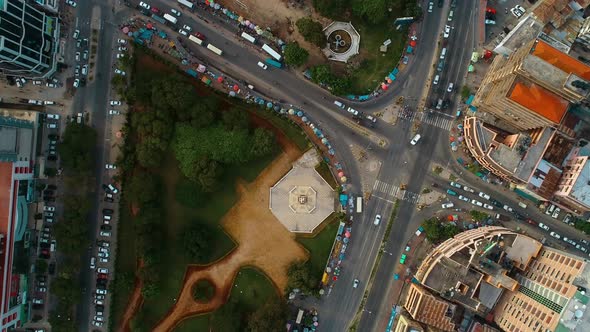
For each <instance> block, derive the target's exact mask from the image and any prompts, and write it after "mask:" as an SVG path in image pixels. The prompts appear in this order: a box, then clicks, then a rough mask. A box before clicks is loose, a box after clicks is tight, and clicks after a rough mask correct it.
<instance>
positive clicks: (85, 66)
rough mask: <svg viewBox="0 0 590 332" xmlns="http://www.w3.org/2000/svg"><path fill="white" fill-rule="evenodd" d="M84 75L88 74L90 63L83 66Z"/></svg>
mask: <svg viewBox="0 0 590 332" xmlns="http://www.w3.org/2000/svg"><path fill="white" fill-rule="evenodd" d="M82 75H84V76H86V75H88V65H84V66H82Z"/></svg>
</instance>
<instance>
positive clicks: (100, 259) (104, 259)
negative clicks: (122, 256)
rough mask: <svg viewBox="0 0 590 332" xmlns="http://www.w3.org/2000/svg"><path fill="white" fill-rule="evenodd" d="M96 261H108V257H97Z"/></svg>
mask: <svg viewBox="0 0 590 332" xmlns="http://www.w3.org/2000/svg"><path fill="white" fill-rule="evenodd" d="M98 261H99V262H101V263H108V262H109V258H108V257H106V258H105V257H100V258H99V259H98Z"/></svg>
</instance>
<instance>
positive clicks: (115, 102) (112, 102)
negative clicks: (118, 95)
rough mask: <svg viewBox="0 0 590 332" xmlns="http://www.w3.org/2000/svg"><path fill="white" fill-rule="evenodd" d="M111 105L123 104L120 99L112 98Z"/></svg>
mask: <svg viewBox="0 0 590 332" xmlns="http://www.w3.org/2000/svg"><path fill="white" fill-rule="evenodd" d="M110 104H111V106H121V101H119V100H111V102H110Z"/></svg>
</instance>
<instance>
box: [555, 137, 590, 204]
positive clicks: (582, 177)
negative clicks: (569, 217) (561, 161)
mask: <svg viewBox="0 0 590 332" xmlns="http://www.w3.org/2000/svg"><path fill="white" fill-rule="evenodd" d="M589 157H590V148H588V147H587V146H584V147H577V148H575V149H574V150H573V151H572V154H571V155H570V156H569V157H568V160H567V162H566V164H565V170H564V172H563V175H562V176H561V179H560V180H559V183H558V186H557V191H556V192H555V196H556V198H557V200H558V201H559V203H561V204H564V205H566V206H568V207H569V208H570V209H572V210H574V212H578V213H583V212H586V211H590V162H589V161H588V158H589Z"/></svg>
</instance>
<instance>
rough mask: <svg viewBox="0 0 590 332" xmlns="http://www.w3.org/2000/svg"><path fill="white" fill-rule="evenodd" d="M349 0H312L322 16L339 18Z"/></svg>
mask: <svg viewBox="0 0 590 332" xmlns="http://www.w3.org/2000/svg"><path fill="white" fill-rule="evenodd" d="M348 1H349V0H313V7H314V8H315V10H317V11H318V12H319V13H320V14H322V16H325V17H330V18H340V17H341V16H342V15H344V12H345V11H346V9H347V5H348Z"/></svg>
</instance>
